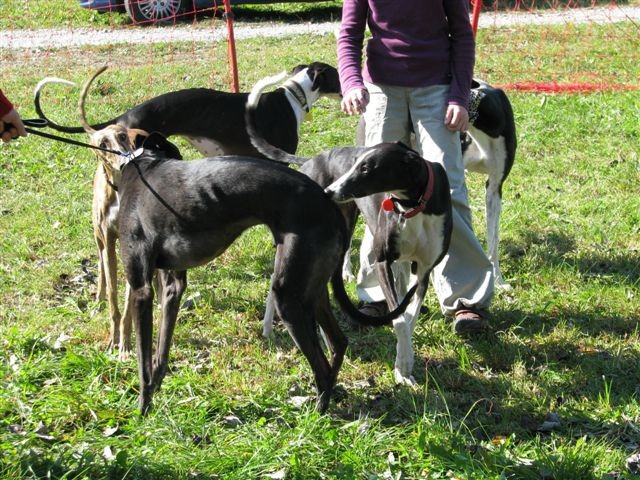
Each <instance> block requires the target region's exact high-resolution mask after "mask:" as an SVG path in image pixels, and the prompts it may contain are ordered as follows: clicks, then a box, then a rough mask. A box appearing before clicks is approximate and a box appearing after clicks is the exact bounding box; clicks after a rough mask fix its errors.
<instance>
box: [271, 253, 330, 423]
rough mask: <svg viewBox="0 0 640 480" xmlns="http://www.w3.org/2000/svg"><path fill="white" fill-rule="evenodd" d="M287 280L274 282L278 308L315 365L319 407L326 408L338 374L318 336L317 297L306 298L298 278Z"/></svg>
mask: <svg viewBox="0 0 640 480" xmlns="http://www.w3.org/2000/svg"><path fill="white" fill-rule="evenodd" d="M290 263H293V262H290ZM277 271H278V270H276V272H277ZM283 283H284V282H282V278H281V277H280V276H276V279H275V282H274V286H273V289H274V290H273V292H274V296H275V300H276V310H277V312H278V315H279V316H280V318H281V319H282V322H283V323H284V325H285V326H286V327H287V330H288V331H289V335H291V338H292V339H293V341H294V342H295V344H296V345H297V347H298V348H299V349H300V351H301V352H302V354H303V355H304V356H305V358H306V359H307V361H308V362H309V365H310V366H311V370H312V371H313V375H314V378H315V382H316V389H317V392H318V400H317V402H316V409H317V410H318V411H319V412H324V411H325V410H326V409H327V407H328V406H329V400H330V399H331V391H332V389H333V384H334V375H333V369H332V368H331V366H330V365H329V361H328V360H327V357H326V356H325V355H324V352H323V351H322V347H321V346H320V340H319V339H318V333H317V324H316V318H315V317H316V316H317V312H316V305H317V300H305V298H304V292H303V291H301V288H300V281H299V280H298V279H295V280H294V281H292V282H290V283H289V284H283ZM296 284H297V285H296ZM322 288H326V286H325V285H323V286H322Z"/></svg>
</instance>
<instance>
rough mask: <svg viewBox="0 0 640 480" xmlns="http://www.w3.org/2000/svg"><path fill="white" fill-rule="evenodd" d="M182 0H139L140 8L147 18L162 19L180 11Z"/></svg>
mask: <svg viewBox="0 0 640 480" xmlns="http://www.w3.org/2000/svg"><path fill="white" fill-rule="evenodd" d="M180 2H181V0H139V1H138V10H139V11H140V13H141V14H142V16H143V17H144V18H145V19H147V20H161V19H163V18H167V17H171V16H173V15H175V14H176V13H178V8H179V7H180Z"/></svg>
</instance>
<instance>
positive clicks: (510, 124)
mask: <svg viewBox="0 0 640 480" xmlns="http://www.w3.org/2000/svg"><path fill="white" fill-rule="evenodd" d="M469 120H470V122H469V130H468V132H466V133H463V134H461V136H460V139H461V143H462V158H463V161H464V166H465V168H466V169H467V170H468V171H471V172H477V173H483V174H485V175H487V182H486V184H485V211H486V224H487V250H488V252H487V256H488V258H489V260H490V261H491V263H492V264H493V273H494V278H495V284H496V287H498V288H503V289H509V288H511V287H510V285H509V284H508V283H507V282H505V280H504V279H503V277H502V272H501V271H500V259H499V254H498V242H499V230H500V212H501V210H502V185H503V183H504V181H505V180H506V178H507V176H508V175H509V172H510V171H511V167H512V166H513V162H514V160H515V156H516V148H517V139H516V124H515V119H514V116H513V109H512V107H511V102H510V101H509V98H508V97H507V95H506V94H505V92H504V91H503V90H502V89H500V88H496V87H492V86H491V85H489V84H488V83H486V82H483V81H482V80H477V79H474V80H473V83H472V86H471V101H470V105H469ZM410 123H411V122H409V124H410ZM364 129H365V124H364V119H361V120H360V123H359V124H358V130H357V133H356V142H357V144H358V145H364Z"/></svg>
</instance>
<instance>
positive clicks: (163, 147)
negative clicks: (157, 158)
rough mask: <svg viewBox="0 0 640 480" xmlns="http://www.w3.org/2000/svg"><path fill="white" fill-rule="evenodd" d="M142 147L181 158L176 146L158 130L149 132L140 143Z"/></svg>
mask: <svg viewBox="0 0 640 480" xmlns="http://www.w3.org/2000/svg"><path fill="white" fill-rule="evenodd" d="M142 148H144V149H145V150H154V151H156V152H162V154H163V155H164V156H165V157H167V158H175V159H176V160H182V155H181V154H180V150H178V147H176V146H175V145H174V144H173V143H171V142H170V141H169V140H167V137H165V136H164V135H162V134H161V133H158V132H153V133H151V134H150V135H149V136H148V137H147V138H146V139H145V140H144V142H143V143H142Z"/></svg>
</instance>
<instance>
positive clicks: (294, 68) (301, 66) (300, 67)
mask: <svg viewBox="0 0 640 480" xmlns="http://www.w3.org/2000/svg"><path fill="white" fill-rule="evenodd" d="M305 68H309V65H296V66H295V67H293V70H291V75H295V74H296V73H300V72H301V71H302V70H304V69H305Z"/></svg>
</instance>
